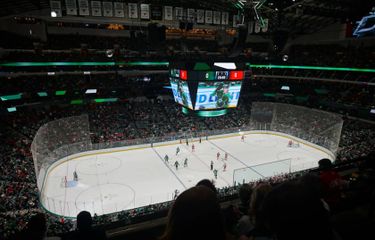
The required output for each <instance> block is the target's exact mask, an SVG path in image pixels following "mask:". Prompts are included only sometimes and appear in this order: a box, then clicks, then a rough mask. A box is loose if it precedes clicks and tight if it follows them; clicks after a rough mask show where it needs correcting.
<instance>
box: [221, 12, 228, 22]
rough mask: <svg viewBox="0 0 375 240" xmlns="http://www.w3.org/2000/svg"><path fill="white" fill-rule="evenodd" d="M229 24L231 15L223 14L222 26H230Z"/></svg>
mask: <svg viewBox="0 0 375 240" xmlns="http://www.w3.org/2000/svg"><path fill="white" fill-rule="evenodd" d="M228 23H229V13H228V12H222V13H221V24H222V25H228Z"/></svg>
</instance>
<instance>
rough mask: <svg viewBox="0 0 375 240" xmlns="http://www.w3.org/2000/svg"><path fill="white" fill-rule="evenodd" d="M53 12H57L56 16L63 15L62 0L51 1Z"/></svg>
mask: <svg viewBox="0 0 375 240" xmlns="http://www.w3.org/2000/svg"><path fill="white" fill-rule="evenodd" d="M50 5H51V13H52V12H55V13H56V17H62V14H61V2H60V1H50Z"/></svg>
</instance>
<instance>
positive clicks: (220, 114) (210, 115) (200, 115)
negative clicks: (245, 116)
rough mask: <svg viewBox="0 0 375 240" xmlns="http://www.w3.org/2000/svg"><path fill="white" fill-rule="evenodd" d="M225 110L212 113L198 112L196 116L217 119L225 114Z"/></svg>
mask: <svg viewBox="0 0 375 240" xmlns="http://www.w3.org/2000/svg"><path fill="white" fill-rule="evenodd" d="M227 112H228V110H227V109H221V110H213V111H198V112H197V113H196V114H197V116H199V117H218V116H223V115H225V114H227Z"/></svg>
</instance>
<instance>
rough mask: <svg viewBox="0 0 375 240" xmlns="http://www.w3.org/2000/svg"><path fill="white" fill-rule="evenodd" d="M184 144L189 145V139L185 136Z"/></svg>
mask: <svg viewBox="0 0 375 240" xmlns="http://www.w3.org/2000/svg"><path fill="white" fill-rule="evenodd" d="M186 146H189V140H188V139H187V138H186Z"/></svg>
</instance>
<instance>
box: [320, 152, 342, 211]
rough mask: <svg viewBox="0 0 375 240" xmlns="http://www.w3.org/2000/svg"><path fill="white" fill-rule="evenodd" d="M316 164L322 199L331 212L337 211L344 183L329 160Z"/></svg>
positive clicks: (322, 160) (325, 159)
mask: <svg viewBox="0 0 375 240" xmlns="http://www.w3.org/2000/svg"><path fill="white" fill-rule="evenodd" d="M318 164H319V170H320V173H319V178H320V182H321V184H322V195H323V199H324V200H325V201H326V202H327V203H328V205H329V206H330V209H331V210H335V209H338V208H340V204H341V200H342V199H341V193H342V189H343V187H344V186H345V185H346V182H345V181H344V180H343V179H342V178H341V176H340V175H339V174H338V173H337V171H336V170H334V169H333V166H332V162H331V160H329V159H327V158H324V159H321V160H319V162H318Z"/></svg>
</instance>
